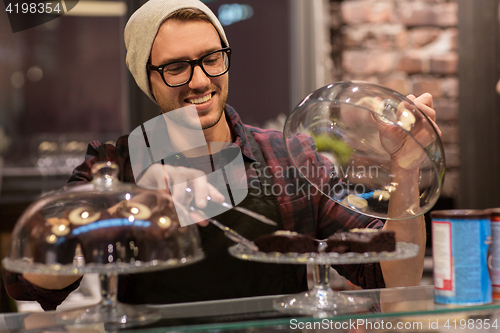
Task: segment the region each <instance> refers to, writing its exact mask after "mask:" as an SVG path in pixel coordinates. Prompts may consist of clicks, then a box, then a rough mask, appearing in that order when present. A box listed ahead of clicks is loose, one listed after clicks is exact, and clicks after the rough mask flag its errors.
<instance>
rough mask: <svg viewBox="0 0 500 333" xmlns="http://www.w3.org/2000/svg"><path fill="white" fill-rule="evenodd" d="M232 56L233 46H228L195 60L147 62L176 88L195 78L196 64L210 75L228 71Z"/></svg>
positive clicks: (167, 82) (149, 67)
mask: <svg viewBox="0 0 500 333" xmlns="http://www.w3.org/2000/svg"><path fill="white" fill-rule="evenodd" d="M230 58H231V48H229V47H226V48H223V49H220V50H216V51H213V52H210V53H208V54H205V55H204V56H203V57H201V58H198V59H195V60H183V61H174V62H171V63H168V64H165V65H161V66H154V65H151V64H147V65H146V68H147V69H148V70H152V71H157V72H158V73H160V75H161V78H162V79H163V82H165V84H166V85H167V86H169V87H172V88H175V87H180V86H183V85H185V84H187V83H189V81H191V79H192V78H193V72H194V66H196V65H198V66H200V68H201V69H202V71H203V73H205V74H206V75H207V76H209V77H217V76H221V75H224V74H226V73H227V71H228V70H229V60H230Z"/></svg>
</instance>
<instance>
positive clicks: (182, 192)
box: [136, 163, 224, 226]
mask: <svg viewBox="0 0 500 333" xmlns="http://www.w3.org/2000/svg"><path fill="white" fill-rule="evenodd" d="M136 184H137V185H138V186H139V187H142V188H147V189H159V190H167V191H169V192H170V193H171V194H172V198H173V199H174V201H177V202H179V203H181V204H182V205H189V204H190V203H191V201H192V200H193V199H194V202H195V204H196V206H197V207H199V208H205V207H206V206H207V202H208V198H209V197H210V200H213V201H215V202H223V201H224V195H222V193H220V192H219V191H218V190H217V189H216V188H215V187H214V186H213V185H212V184H210V183H209V182H208V180H207V176H206V175H205V173H204V172H203V171H200V170H197V169H192V168H186V167H175V166H171V165H162V164H159V163H155V164H153V165H151V166H150V167H149V168H148V169H147V170H146V172H145V173H144V174H143V175H142V177H140V178H139V180H137V182H136ZM191 214H195V213H193V212H191ZM195 220H197V221H199V220H200V217H199V216H196V219H195ZM198 224H200V225H202V226H206V225H207V224H208V221H201V222H198Z"/></svg>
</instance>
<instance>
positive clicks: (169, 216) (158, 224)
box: [134, 201, 183, 261]
mask: <svg viewBox="0 0 500 333" xmlns="http://www.w3.org/2000/svg"><path fill="white" fill-rule="evenodd" d="M149 220H150V221H151V225H150V226H149V227H148V228H136V229H135V230H134V235H135V238H136V240H137V247H138V249H139V253H138V256H137V259H138V260H141V261H150V260H153V259H157V260H168V259H171V258H179V257H180V256H183V253H181V252H182V251H181V250H180V247H181V244H179V237H177V236H178V233H179V228H180V224H179V219H178V218H177V214H176V212H175V207H174V205H173V202H166V201H165V202H163V203H161V204H160V206H159V207H157V208H156V209H154V210H153V211H152V213H151V217H150V219H149Z"/></svg>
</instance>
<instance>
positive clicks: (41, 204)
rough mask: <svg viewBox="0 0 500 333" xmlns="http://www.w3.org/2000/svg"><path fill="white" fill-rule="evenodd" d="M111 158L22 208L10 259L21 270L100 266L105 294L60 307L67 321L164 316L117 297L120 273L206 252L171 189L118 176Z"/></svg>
mask: <svg viewBox="0 0 500 333" xmlns="http://www.w3.org/2000/svg"><path fill="white" fill-rule="evenodd" d="M118 171H119V170H118V166H117V165H116V164H114V163H110V162H101V163H96V164H94V165H93V167H92V172H93V180H92V182H90V183H88V184H84V185H75V186H67V187H65V188H63V189H61V190H58V191H54V192H52V193H49V194H47V195H45V196H42V197H41V198H39V199H38V200H37V201H35V202H34V203H33V204H32V205H30V206H29V207H28V208H27V209H26V211H25V212H24V213H23V214H22V215H21V217H20V218H19V220H18V221H17V223H16V225H15V227H14V230H13V232H12V237H11V244H10V251H9V255H8V256H7V257H6V258H4V259H3V261H2V263H3V267H4V268H5V269H7V270H10V271H13V272H17V273H30V274H44V275H51V276H54V279H57V278H58V277H59V276H63V275H73V276H80V275H83V274H87V273H97V274H99V275H100V282H101V295H102V299H101V301H100V302H99V303H98V304H96V305H93V306H90V307H85V308H79V309H74V310H66V311H60V312H58V314H57V319H58V321H59V322H60V323H62V324H66V325H69V324H71V325H75V324H76V325H79V324H82V325H83V324H93V323H104V324H105V325H107V327H109V328H111V329H114V328H122V327H132V326H137V325H144V324H149V323H152V322H155V321H157V320H159V319H160V315H159V314H158V313H157V311H155V310H154V309H151V308H147V307H146V306H142V305H129V304H123V303H120V302H118V300H117V292H118V275H120V274H132V273H141V272H151V271H155V270H163V269H171V268H175V267H179V266H184V265H188V264H191V263H194V262H197V261H199V260H201V259H203V258H204V253H203V250H202V248H201V239H200V237H199V233H198V229H197V226H196V225H192V224H191V225H186V226H184V227H181V220H182V221H187V222H190V221H188V220H187V219H189V216H190V215H189V214H188V213H187V211H181V210H179V209H175V205H174V202H173V199H172V197H171V196H170V195H169V194H168V193H165V192H164V191H158V190H148V189H142V188H139V187H137V186H135V185H133V184H125V183H122V182H120V181H119V180H118Z"/></svg>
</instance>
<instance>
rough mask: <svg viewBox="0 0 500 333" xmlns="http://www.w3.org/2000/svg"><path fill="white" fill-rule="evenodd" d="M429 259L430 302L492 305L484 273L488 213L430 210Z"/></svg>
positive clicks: (487, 280)
mask: <svg viewBox="0 0 500 333" xmlns="http://www.w3.org/2000/svg"><path fill="white" fill-rule="evenodd" d="M431 217H432V258H433V263H434V301H435V302H436V303H442V304H459V305H476V304H485V303H491V302H492V285H491V280H490V276H489V272H488V262H487V256H488V247H489V243H490V242H491V226H490V217H489V214H488V213H487V212H486V211H484V210H443V211H434V212H432V213H431Z"/></svg>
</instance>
